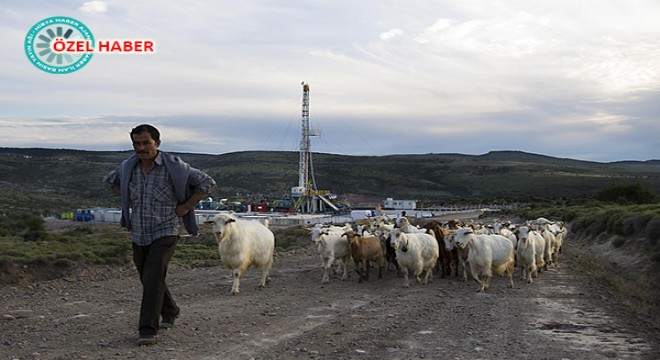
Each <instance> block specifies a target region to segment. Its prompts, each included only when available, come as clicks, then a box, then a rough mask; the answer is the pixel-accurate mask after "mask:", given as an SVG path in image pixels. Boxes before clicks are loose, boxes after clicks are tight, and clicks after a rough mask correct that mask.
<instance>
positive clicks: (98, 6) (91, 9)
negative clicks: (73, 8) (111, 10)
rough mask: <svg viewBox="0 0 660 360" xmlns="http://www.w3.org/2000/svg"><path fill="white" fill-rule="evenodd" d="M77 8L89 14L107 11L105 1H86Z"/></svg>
mask: <svg viewBox="0 0 660 360" xmlns="http://www.w3.org/2000/svg"><path fill="white" fill-rule="evenodd" d="M78 10H80V11H82V12H84V13H86V14H90V15H95V14H102V13H105V12H107V11H108V4H107V3H106V2H105V1H97V0H95V1H88V2H86V3H83V4H82V5H81V6H80V7H79V8H78Z"/></svg>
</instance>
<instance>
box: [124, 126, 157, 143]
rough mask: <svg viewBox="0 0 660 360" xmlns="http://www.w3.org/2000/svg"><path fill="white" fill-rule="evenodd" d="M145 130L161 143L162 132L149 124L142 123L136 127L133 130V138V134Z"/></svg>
mask: <svg viewBox="0 0 660 360" xmlns="http://www.w3.org/2000/svg"><path fill="white" fill-rule="evenodd" d="M143 132H148V133H149V135H151V138H152V139H154V141H155V142H156V143H157V144H160V132H159V131H158V129H156V128H155V127H153V126H151V125H149V124H142V125H138V126H136V127H134V128H133V130H131V140H132V139H133V135H137V134H142V133H143Z"/></svg>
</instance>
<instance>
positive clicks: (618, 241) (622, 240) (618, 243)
mask: <svg viewBox="0 0 660 360" xmlns="http://www.w3.org/2000/svg"><path fill="white" fill-rule="evenodd" d="M625 243H626V239H625V238H622V237H618V238H616V239H614V241H612V246H613V247H614V248H615V249H618V248H620V247H622V246H623V244H625Z"/></svg>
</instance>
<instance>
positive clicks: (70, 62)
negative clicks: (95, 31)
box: [25, 16, 94, 74]
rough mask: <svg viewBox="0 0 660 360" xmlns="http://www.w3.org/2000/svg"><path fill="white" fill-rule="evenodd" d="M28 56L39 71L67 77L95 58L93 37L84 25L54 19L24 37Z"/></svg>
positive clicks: (73, 20)
mask: <svg viewBox="0 0 660 360" xmlns="http://www.w3.org/2000/svg"><path fill="white" fill-rule="evenodd" d="M25 54H26V55H27V57H28V59H29V60H30V62H31V63H32V64H33V65H34V66H36V67H37V68H38V69H39V70H42V71H45V72H47V73H50V74H68V73H71V72H74V71H77V70H80V69H81V68H82V67H83V66H85V65H87V63H88V62H89V60H90V59H91V58H92V55H94V36H93V35H92V32H91V31H90V30H89V28H88V27H87V26H86V25H85V24H83V23H82V22H80V21H78V20H76V19H73V18H70V17H66V16H53V17H49V18H47V19H43V20H41V21H39V22H38V23H36V24H34V26H32V28H31V29H30V31H28V33H27V35H26V36H25Z"/></svg>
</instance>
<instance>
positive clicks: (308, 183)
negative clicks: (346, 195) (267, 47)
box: [291, 81, 339, 213]
mask: <svg viewBox="0 0 660 360" xmlns="http://www.w3.org/2000/svg"><path fill="white" fill-rule="evenodd" d="M302 86H303V98H302V121H301V129H300V148H299V151H300V156H299V160H298V186H295V187H293V188H291V195H292V197H293V198H294V199H297V200H296V206H295V207H296V209H295V210H296V211H297V212H301V213H316V212H321V211H323V209H324V208H325V207H329V208H331V209H333V210H335V211H337V210H339V209H338V208H337V207H336V206H335V205H334V204H333V203H332V202H331V201H330V200H329V199H327V198H326V197H324V196H323V195H325V194H326V193H329V191H319V190H317V189H316V181H315V179H314V171H313V166H312V152H311V141H310V137H311V136H319V135H320V131H319V130H318V129H310V128H309V84H307V83H305V82H304V81H303V82H302Z"/></svg>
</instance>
